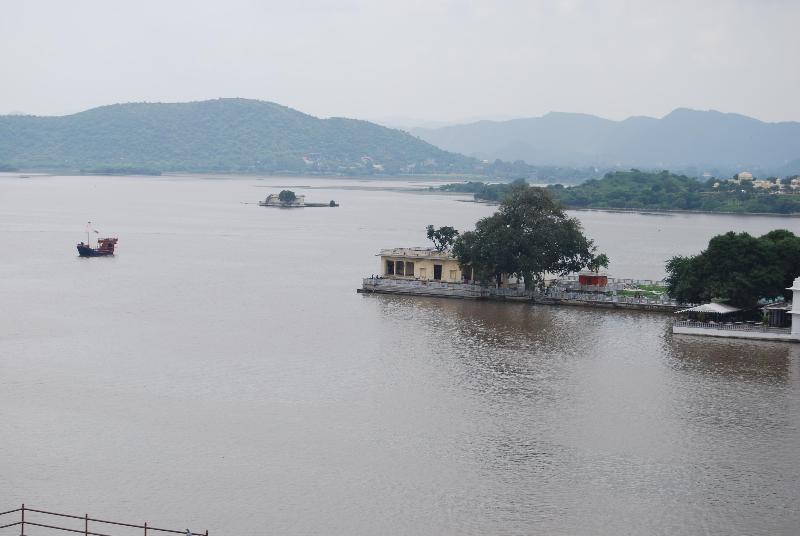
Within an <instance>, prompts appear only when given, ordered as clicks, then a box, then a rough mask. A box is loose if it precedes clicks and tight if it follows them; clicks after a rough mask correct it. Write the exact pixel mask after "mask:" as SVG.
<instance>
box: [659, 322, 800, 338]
mask: <svg viewBox="0 0 800 536" xmlns="http://www.w3.org/2000/svg"><path fill="white" fill-rule="evenodd" d="M674 325H676V326H678V327H682V328H698V329H718V330H723V331H755V332H759V333H779V334H782V335H790V334H791V333H792V330H791V328H775V327H772V326H768V325H766V324H762V325H760V326H759V325H756V324H748V323H742V322H739V323H735V322H733V323H731V322H697V321H694V320H676V321H675V324H674Z"/></svg>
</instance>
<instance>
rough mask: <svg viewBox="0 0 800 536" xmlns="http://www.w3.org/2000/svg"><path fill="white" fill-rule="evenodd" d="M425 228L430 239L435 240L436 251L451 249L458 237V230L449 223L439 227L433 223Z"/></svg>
mask: <svg viewBox="0 0 800 536" xmlns="http://www.w3.org/2000/svg"><path fill="white" fill-rule="evenodd" d="M425 230H426V231H427V236H428V240H430V241H431V242H433V247H434V248H436V251H445V250H447V249H450V248H451V247H452V246H453V244H454V243H455V241H456V238H457V237H458V231H456V230H455V229H454V228H453V227H450V226H447V225H445V226H444V227H439V228H438V229H436V228H435V227H434V226H433V225H428V227H426V228H425Z"/></svg>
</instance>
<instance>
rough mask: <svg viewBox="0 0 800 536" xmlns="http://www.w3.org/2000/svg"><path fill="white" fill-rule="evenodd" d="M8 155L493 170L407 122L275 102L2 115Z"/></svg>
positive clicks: (205, 166) (31, 162)
mask: <svg viewBox="0 0 800 536" xmlns="http://www.w3.org/2000/svg"><path fill="white" fill-rule="evenodd" d="M0 165H2V166H6V167H8V168H19V169H51V170H74V171H77V170H85V171H99V172H109V171H114V170H117V171H119V172H125V171H126V170H132V171H133V172H137V173H138V172H148V171H156V172H158V171H192V172H292V173H343V174H357V175H362V174H363V175H368V174H380V173H387V174H388V173H410V172H414V173H452V172H456V173H478V174H481V173H484V172H486V170H487V166H486V165H485V164H483V163H481V162H479V161H477V160H475V159H473V158H469V157H465V156H463V155H460V154H454V153H451V152H447V151H443V150H441V149H439V148H437V147H434V146H433V145H431V144H429V143H427V142H425V141H422V140H420V139H418V138H416V137H414V136H411V135H409V134H408V133H406V132H403V131H401V130H395V129H390V128H386V127H382V126H379V125H376V124H374V123H369V122H367V121H358V120H355V119H344V118H330V119H319V118H316V117H313V116H310V115H307V114H304V113H301V112H298V111H296V110H293V109H291V108H287V107H285V106H281V105H278V104H275V103H271V102H263V101H257V100H246V99H218V100H211V101H203V102H189V103H172V104H160V103H135V104H114V105H111V106H103V107H100V108H94V109H91V110H87V111H85V112H81V113H77V114H74V115H68V116H61V117H36V116H25V115H7V116H0Z"/></svg>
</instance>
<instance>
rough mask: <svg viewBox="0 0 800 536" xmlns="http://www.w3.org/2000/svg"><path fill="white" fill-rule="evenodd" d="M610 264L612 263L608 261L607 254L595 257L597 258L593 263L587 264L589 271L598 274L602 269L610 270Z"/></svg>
mask: <svg viewBox="0 0 800 536" xmlns="http://www.w3.org/2000/svg"><path fill="white" fill-rule="evenodd" d="M609 262H610V261H609V260H608V255H606V254H605V253H601V254H599V255H597V256H595V258H594V259H592V261H591V262H590V263H589V264H587V265H586V267H587V268H588V269H589V270H591V271H593V272H595V273H597V272H599V271H600V268H608V263H609Z"/></svg>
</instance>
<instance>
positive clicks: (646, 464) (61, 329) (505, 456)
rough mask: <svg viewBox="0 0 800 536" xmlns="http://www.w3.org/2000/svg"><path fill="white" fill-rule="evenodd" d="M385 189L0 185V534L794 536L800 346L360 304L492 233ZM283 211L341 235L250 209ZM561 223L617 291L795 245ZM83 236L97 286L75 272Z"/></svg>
mask: <svg viewBox="0 0 800 536" xmlns="http://www.w3.org/2000/svg"><path fill="white" fill-rule="evenodd" d="M376 185H377V186H382V187H393V188H402V187H407V186H410V185H409V184H408V183H403V182H379V183H364V182H359V181H354V180H348V181H336V180H323V179H304V178H271V179H267V180H258V179H255V178H247V179H224V180H216V179H211V178H206V179H203V178H166V177H162V178H143V177H125V178H109V177H36V176H33V177H31V178H29V179H21V178H19V177H18V176H17V175H11V174H6V175H0V233H1V234H0V236H2V253H0V416H2V418H1V419H0V464H2V465H0V482H2V485H1V486H0V510H4V509H6V508H5V507H8V508H9V509H10V508H13V507H15V506H17V505H18V504H19V503H22V502H25V503H27V504H28V505H33V506H39V507H45V508H49V509H54V510H56V511H67V512H74V513H78V514H82V513H83V512H85V511H88V512H90V513H91V514H95V515H97V516H100V517H105V518H111V519H119V520H122V521H133V522H142V521H145V520H148V521H150V522H151V523H153V524H156V525H159V526H166V527H175V528H183V527H186V526H190V527H191V528H193V529H195V530H204V529H206V528H207V529H209V530H210V532H211V534H212V535H214V534H218V535H221V534H231V535H233V534H365V535H366V534H563V535H583V534H587V535H590V534H592V535H594V534H600V535H605V534H608V535H617V534H687V535H689V534H704V533H705V534H748V535H752V534H765V535H766V534H773V535H774V534H797V530H798V529H797V527H798V526H800V498H799V497H800V492H798V490H799V489H800V381H799V380H798V378H799V374H800V365H799V363H800V345H789V344H785V343H783V344H778V343H763V342H732V341H725V340H707V339H696V338H692V337H685V338H680V337H674V338H673V336H672V335H671V333H670V330H669V328H670V318H669V316H667V315H662V314H650V313H633V312H625V313H619V312H609V311H602V310H591V309H580V308H555V307H543V306H540V307H533V306H529V305H524V304H503V303H482V302H469V301H457V300H452V301H450V300H437V299H419V298H409V297H392V296H377V295H373V296H364V295H358V294H356V293H355V289H356V288H357V287H358V286H359V284H360V279H361V277H362V276H369V275H370V274H372V273H375V272H376V271H377V269H378V268H377V265H378V263H377V259H376V257H375V256H374V255H375V253H376V252H377V251H378V250H379V249H380V248H382V247H390V246H404V245H424V241H425V239H424V227H425V225H427V224H428V223H433V224H436V225H454V226H456V227H457V228H460V229H467V228H469V227H470V225H472V223H474V221H475V220H476V219H478V218H480V217H482V216H485V215H488V214H490V213H491V212H492V210H493V208H492V207H488V206H485V205H479V204H475V203H465V202H460V201H462V200H464V199H465V198H463V197H458V196H448V195H436V194H419V193H408V192H402V191H394V190H381V189H374V188H369V189H360V188H359V187H363V186H370V187H374V186H376ZM282 186H292V189H293V190H294V191H296V192H297V193H305V194H307V199H308V200H310V201H323V202H325V201H328V200H330V199H335V200H337V201H338V202H340V203H341V207H339V208H336V209H328V208H316V209H303V210H278V209H266V208H261V207H258V206H256V205H253V204H244V203H253V202H255V201H257V200H258V199H261V198H263V197H265V196H266V194H267V193H268V192H272V191H278V190H280V189H281V187H282ZM576 215H577V216H578V217H579V218H580V219H581V220H582V221H583V222H584V226H585V228H586V231H587V234H588V235H590V236H592V237H594V238H595V239H596V240H597V242H598V245H599V246H600V249H601V250H602V251H606V252H607V253H608V254H609V256H610V257H611V260H612V264H611V267H610V268H611V272H612V274H613V275H616V276H619V277H638V278H647V279H658V278H660V277H662V276H663V263H664V260H665V259H666V258H667V257H669V256H671V255H673V254H678V253H695V252H698V251H699V250H700V249H702V247H703V246H704V245H705V244H706V243H707V242H708V239H709V238H710V237H711V236H713V235H714V234H717V233H720V232H724V231H727V230H731V229H733V230H747V231H750V232H751V233H755V234H761V233H763V232H766V231H769V230H771V229H774V228H789V229H792V230H794V231H795V232H798V230H800V229H798V227H799V226H798V222H799V221H800V220H797V219H786V218H770V217H733V216H719V215H718V216H710V215H675V216H669V215H638V214H615V213H607V212H581V213H576ZM87 219H91V220H92V221H94V222H96V224H97V226H98V228H99V229H101V230H102V231H104V232H108V233H113V234H116V235H118V236H119V237H120V242H119V247H118V255H117V256H116V257H115V258H112V259H88V260H87V259H79V258H77V256H76V252H75V250H74V244H75V243H76V242H77V241H80V240H82V239H85V235H83V234H82V232H83V227H84V223H85V221H86V220H87ZM8 530H13V529H6V530H5V532H4V531H3V530H2V529H0V534H5V533H7V531H8ZM29 533H30V534H34V536H35V534H36V533H33V532H32V531H31V532H29ZM9 534H11V533H9Z"/></svg>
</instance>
